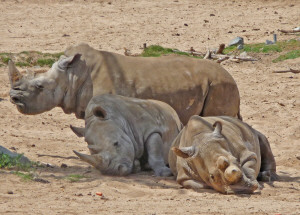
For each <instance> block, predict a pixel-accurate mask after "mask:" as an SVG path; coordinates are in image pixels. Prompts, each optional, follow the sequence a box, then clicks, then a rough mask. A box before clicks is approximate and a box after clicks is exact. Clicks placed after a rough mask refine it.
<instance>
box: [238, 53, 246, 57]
mask: <svg viewBox="0 0 300 215" xmlns="http://www.w3.org/2000/svg"><path fill="white" fill-rule="evenodd" d="M240 56H241V57H247V56H248V55H247V52H242V53H241V54H240Z"/></svg>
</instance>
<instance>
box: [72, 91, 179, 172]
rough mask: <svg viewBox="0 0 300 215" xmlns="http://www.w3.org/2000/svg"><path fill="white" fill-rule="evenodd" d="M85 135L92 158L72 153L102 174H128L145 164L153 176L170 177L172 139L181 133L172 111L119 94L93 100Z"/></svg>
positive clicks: (163, 105) (80, 130)
mask: <svg viewBox="0 0 300 215" xmlns="http://www.w3.org/2000/svg"><path fill="white" fill-rule="evenodd" d="M71 129H72V130H73V131H74V132H75V133H76V134H77V135H78V136H80V137H81V136H84V137H85V141H87V143H88V148H89V150H90V153H91V155H86V154H82V153H79V152H76V151H74V153H75V154H76V155H77V156H78V157H79V158H81V159H82V160H83V161H86V162H88V163H89V164H91V165H93V166H94V167H96V168H97V169H99V170H100V171H101V172H102V173H104V174H112V175H127V174H130V173H131V172H136V171H138V170H139V169H140V164H142V166H144V165H143V161H144V163H147V162H148V165H149V166H150V167H151V168H152V169H153V170H154V172H155V175H158V176H169V175H171V174H172V173H171V170H170V169H169V168H168V167H166V164H168V154H169V150H170V147H171V144H172V142H173V140H174V139H175V138H176V136H177V134H178V133H179V131H180V130H181V122H180V120H179V118H178V115H177V114H176V112H175V110H174V109H173V108H171V107H170V106H169V105H168V104H166V103H164V102H160V101H155V100H142V99H137V98H128V97H123V96H119V95H111V94H106V95H100V96H95V97H93V98H92V99H91V100H90V102H89V104H88V106H87V108H86V111H85V128H76V127H73V126H71Z"/></svg>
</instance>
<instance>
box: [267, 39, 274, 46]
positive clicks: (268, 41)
mask: <svg viewBox="0 0 300 215" xmlns="http://www.w3.org/2000/svg"><path fill="white" fill-rule="evenodd" d="M271 44H274V42H273V41H271V40H266V45H271Z"/></svg>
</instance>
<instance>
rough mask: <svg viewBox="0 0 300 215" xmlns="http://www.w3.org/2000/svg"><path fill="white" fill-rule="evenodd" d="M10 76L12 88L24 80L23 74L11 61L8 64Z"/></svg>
mask: <svg viewBox="0 0 300 215" xmlns="http://www.w3.org/2000/svg"><path fill="white" fill-rule="evenodd" d="M8 76H9V81H10V84H11V86H13V84H14V83H15V82H17V81H19V80H20V79H21V78H22V74H21V73H20V72H19V70H18V69H17V68H16V66H15V64H14V62H13V61H12V60H10V61H9V62H8Z"/></svg>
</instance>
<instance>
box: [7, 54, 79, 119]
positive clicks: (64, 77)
mask: <svg viewBox="0 0 300 215" xmlns="http://www.w3.org/2000/svg"><path fill="white" fill-rule="evenodd" d="M79 59H80V55H75V56H72V57H68V58H66V57H64V56H62V57H61V58H60V60H59V61H58V62H56V63H54V64H53V65H52V67H51V69H50V70H49V71H47V72H44V73H36V74H34V73H31V74H27V75H23V74H21V73H20V72H19V71H18V70H17V68H16V67H15V65H14V63H13V62H12V61H9V73H8V74H9V80H10V84H11V90H10V99H11V102H12V103H13V104H15V105H16V106H17V109H18V110H19V111H20V112H21V113H23V114H39V113H42V112H45V111H48V110H50V109H52V108H54V107H56V106H59V105H60V104H61V103H62V100H63V99H64V96H65V93H66V89H67V86H68V78H69V77H68V72H69V70H72V69H74V68H72V65H73V64H75V63H76V62H77V61H78V60H79ZM69 73H70V72H69Z"/></svg>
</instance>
